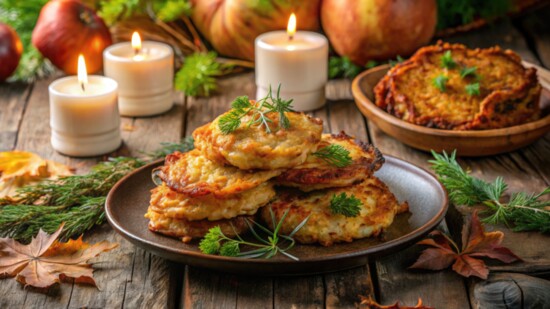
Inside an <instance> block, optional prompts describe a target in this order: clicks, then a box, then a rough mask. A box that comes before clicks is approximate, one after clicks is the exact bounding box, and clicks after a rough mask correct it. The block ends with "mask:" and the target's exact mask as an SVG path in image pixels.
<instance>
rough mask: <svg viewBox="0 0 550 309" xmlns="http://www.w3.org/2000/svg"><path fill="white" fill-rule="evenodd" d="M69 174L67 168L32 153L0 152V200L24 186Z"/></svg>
mask: <svg viewBox="0 0 550 309" xmlns="http://www.w3.org/2000/svg"><path fill="white" fill-rule="evenodd" d="M71 174H72V173H71V170H70V168H69V167H67V166H65V165H63V164H60V163H57V162H53V161H49V160H44V159H42V158H41V157H40V156H38V155H36V154H34V153H32V152H26V151H4V152H0V198H2V197H6V196H11V195H13V194H14V193H15V190H16V189H17V188H19V187H22V186H24V185H28V184H31V183H34V182H38V181H41V180H44V179H53V178H56V177H57V176H67V175H71Z"/></svg>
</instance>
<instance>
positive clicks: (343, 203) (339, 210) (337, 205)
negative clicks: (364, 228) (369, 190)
mask: <svg viewBox="0 0 550 309" xmlns="http://www.w3.org/2000/svg"><path fill="white" fill-rule="evenodd" d="M362 205H363V203H362V202H361V200H359V199H358V198H356V197H355V196H354V195H353V194H352V195H351V196H349V197H348V196H347V195H346V193H345V192H342V193H341V194H340V195H338V194H334V195H333V196H332V199H331V200H330V211H331V212H332V213H333V214H341V215H344V216H346V217H357V215H359V212H360V211H361V206H362Z"/></svg>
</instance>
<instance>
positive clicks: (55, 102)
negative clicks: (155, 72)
mask: <svg viewBox="0 0 550 309" xmlns="http://www.w3.org/2000/svg"><path fill="white" fill-rule="evenodd" d="M79 62H80V61H79ZM82 63H83V62H82ZM84 68H85V67H84ZM81 72H82V69H81V68H80V65H79V75H82V73H81ZM82 76H85V74H84V75H82ZM49 94H50V126H51V128H52V136H51V142H52V146H53V148H54V149H55V150H57V151H59V152H61V153H63V154H66V155H70V156H75V157H88V156H97V155H102V154H106V153H109V152H112V151H114V150H116V149H117V148H118V147H119V146H120V144H121V138H120V117H119V113H118V105H117V83H116V82H115V81H114V80H112V79H110V78H106V77H103V76H95V75H92V76H86V77H85V81H83V77H81V78H80V79H79V78H78V77H76V76H68V77H64V78H61V79H58V80H56V81H54V82H53V83H51V84H50V86H49Z"/></svg>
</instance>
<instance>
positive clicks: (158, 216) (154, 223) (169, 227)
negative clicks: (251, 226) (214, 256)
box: [145, 208, 252, 242]
mask: <svg viewBox="0 0 550 309" xmlns="http://www.w3.org/2000/svg"><path fill="white" fill-rule="evenodd" d="M145 217H146V218H148V219H149V230H151V231H153V232H157V233H161V234H164V235H168V236H171V237H182V238H183V240H184V242H187V241H190V240H191V239H192V238H202V237H204V235H206V233H208V230H209V229H211V228H213V227H215V226H219V227H220V228H221V230H222V232H223V233H224V234H225V235H226V236H228V237H234V236H237V234H239V235H240V234H243V233H245V232H246V231H248V225H247V224H246V222H245V218H248V219H252V216H238V217H235V218H232V219H223V220H217V221H209V220H199V221H188V220H185V219H175V218H172V217H167V216H165V215H164V214H163V213H159V212H156V211H154V210H152V209H151V208H149V210H148V211H147V214H145ZM232 226H233V227H232Z"/></svg>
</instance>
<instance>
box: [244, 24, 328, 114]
mask: <svg viewBox="0 0 550 309" xmlns="http://www.w3.org/2000/svg"><path fill="white" fill-rule="evenodd" d="M291 26H292V25H291V21H289V29H287V31H272V32H268V33H264V34H262V35H260V36H258V37H257V38H256V43H255V52H256V65H255V66H256V86H257V92H256V97H257V98H258V99H259V98H262V97H265V95H266V94H267V92H268V91H269V86H271V87H272V88H273V90H274V91H275V90H276V89H277V87H278V86H279V84H280V85H281V97H282V98H284V99H294V101H293V104H292V105H293V107H294V109H295V110H299V111H308V110H314V109H317V108H320V107H322V106H323V105H324V104H325V85H326V83H327V79H328V40H327V38H326V37H324V36H323V35H321V34H319V33H315V32H309V31H297V32H295V33H293V31H292V29H291Z"/></svg>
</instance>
